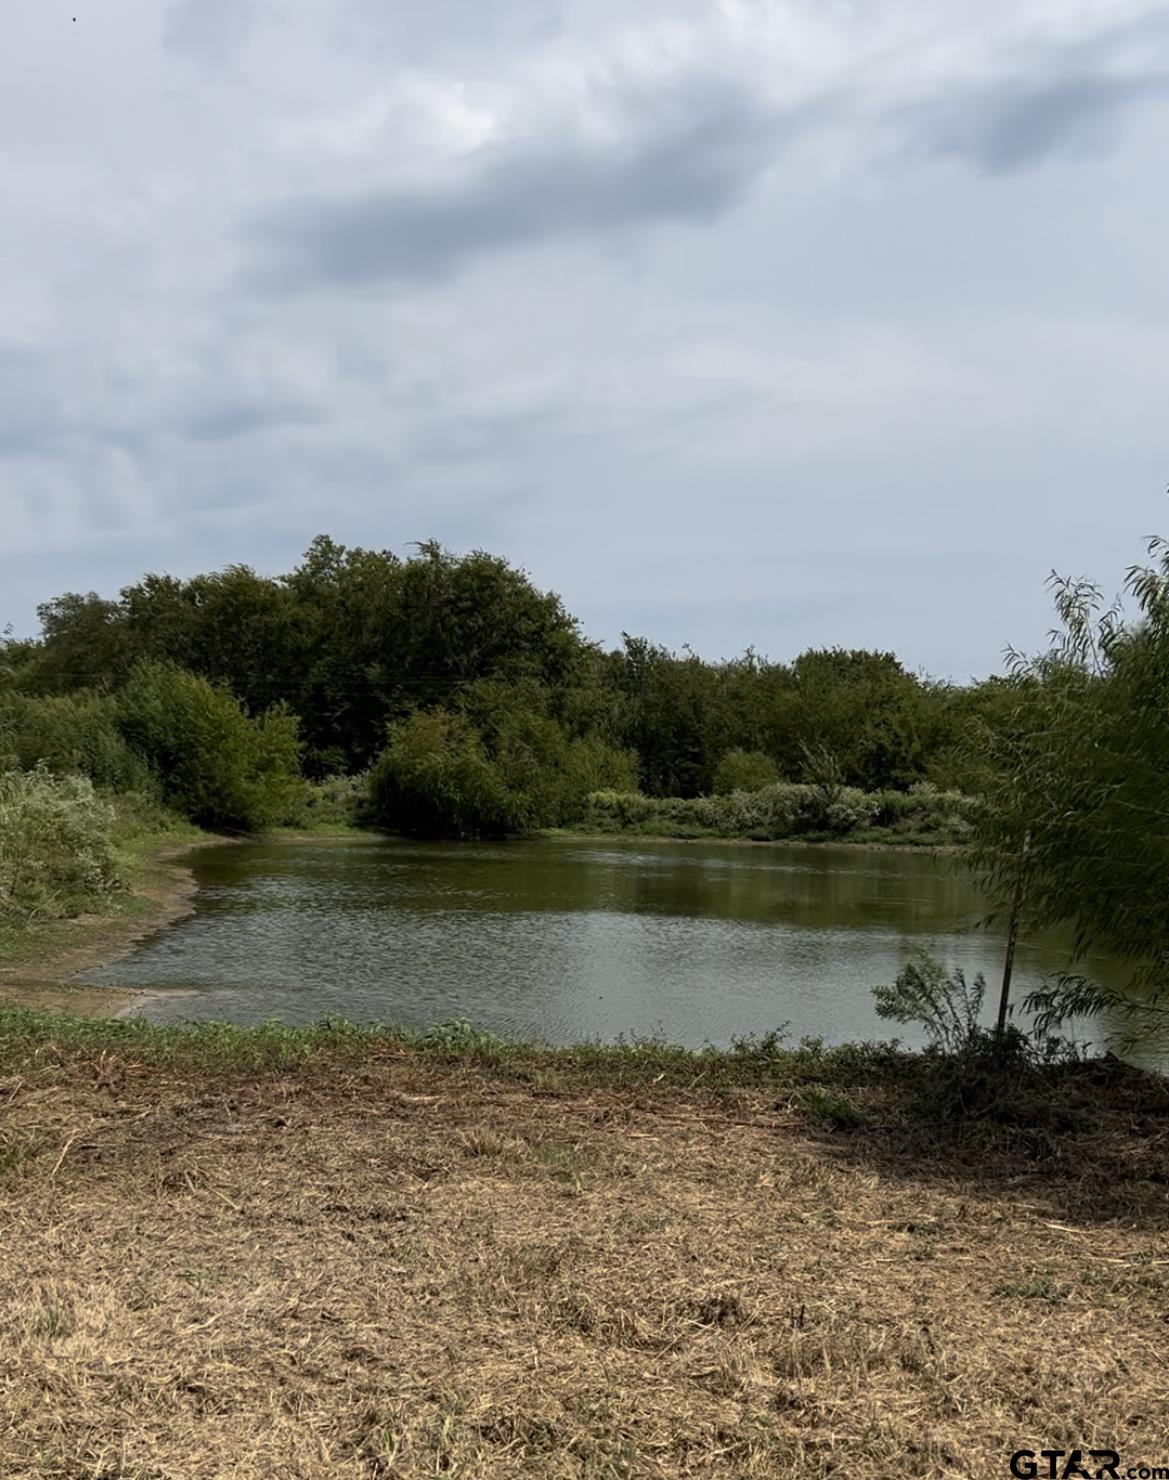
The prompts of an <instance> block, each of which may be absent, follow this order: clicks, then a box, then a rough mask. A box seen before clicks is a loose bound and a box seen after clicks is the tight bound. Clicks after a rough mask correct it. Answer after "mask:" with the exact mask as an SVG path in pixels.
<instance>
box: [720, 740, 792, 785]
mask: <svg viewBox="0 0 1169 1480" xmlns="http://www.w3.org/2000/svg"><path fill="white" fill-rule="evenodd" d="M779 779H780V775H779V767H778V766H777V765H776V764H775V762H774V761H773V760H772V759H771V757H770V756H769V755H765V754H764V752H763V751H761V750H742V749H738V748H736V749H735V750H728V751H727V753H726V755H724V756H723V758H722V760H721V761H719V763H718V766H717V768H716V769H715V773H714V790H715V794H716V795H718V796H725V795H726V794H727V793H728V792H732V791H761V790H762V789H763V787H765V786H774V785H775V783H776V782H777V781H778V780H779Z"/></svg>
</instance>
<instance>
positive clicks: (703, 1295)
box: [0, 1047, 1169, 1480]
mask: <svg viewBox="0 0 1169 1480" xmlns="http://www.w3.org/2000/svg"><path fill="white" fill-rule="evenodd" d="M44 1060H45V1061H44V1063H43V1065H41V1066H40V1067H37V1068H33V1069H30V1070H29V1071H28V1072H27V1073H21V1074H14V1075H12V1076H11V1077H9V1078H8V1079H7V1080H5V1081H3V1082H0V1200H2V1202H3V1211H2V1217H0V1276H2V1290H0V1394H2V1401H0V1475H3V1476H4V1477H5V1480H18V1477H26V1476H37V1477H42V1476H46V1477H47V1476H54V1477H57V1476H60V1477H77V1480H80V1477H87V1480H98V1477H101V1480H113V1477H124V1480H130V1477H133V1480H148V1477H150V1480H163V1477H168V1480H169V1477H176V1480H177V1477H182V1480H188V1477H190V1480H195V1477H200V1480H201V1477H208V1480H210V1477H217V1480H218V1477H229V1476H230V1477H264V1480H270V1477H309V1476H311V1477H317V1476H321V1477H326V1476H328V1477H354V1480H357V1477H379V1476H422V1475H436V1474H440V1475H441V1474H448V1475H464V1476H485V1477H491V1476H501V1477H502V1476H513V1475H514V1476H520V1475H525V1476H527V1475H535V1476H549V1477H569V1476H572V1477H602V1476H606V1477H608V1476H614V1477H615V1476H683V1475H686V1476H689V1475H714V1476H744V1477H749V1476H789V1475H790V1476H801V1477H816V1476H828V1475H833V1476H841V1477H848V1480H868V1477H878V1476H879V1477H886V1476H927V1475H943V1474H945V1475H960V1476H978V1477H994V1476H1004V1477H1009V1474H1010V1471H1009V1469H1008V1460H1009V1456H1010V1454H1011V1452H1012V1451H1013V1450H1015V1449H1017V1448H1020V1447H1024V1446H1028V1447H1033V1448H1035V1449H1040V1448H1074V1447H1077V1446H1081V1447H1083V1448H1085V1449H1087V1448H1089V1447H1095V1448H1108V1447H1114V1448H1116V1449H1118V1450H1119V1451H1120V1452H1121V1455H1122V1460H1123V1461H1124V1463H1125V1464H1126V1465H1127V1464H1131V1465H1141V1464H1150V1465H1152V1464H1169V1364H1167V1359H1166V1355H1167V1352H1169V1240H1167V1239H1166V1218H1165V1214H1166V1211H1167V1208H1169V1204H1167V1201H1166V1186H1167V1185H1169V1184H1167V1182H1166V1175H1165V1171H1166V1155H1165V1138H1164V1130H1163V1129H1161V1130H1156V1131H1154V1132H1150V1130H1149V1127H1148V1126H1147V1125H1144V1126H1143V1127H1141V1126H1137V1125H1136V1124H1135V1123H1134V1125H1133V1126H1128V1127H1126V1125H1125V1124H1124V1123H1123V1120H1122V1121H1121V1122H1119V1123H1118V1124H1117V1126H1115V1127H1114V1128H1113V1131H1112V1132H1111V1133H1110V1136H1111V1139H1110V1140H1109V1143H1108V1145H1107V1146H1106V1147H1104V1148H1103V1149H1101V1147H1099V1146H1097V1147H1096V1148H1095V1149H1094V1150H1093V1149H1092V1148H1089V1147H1085V1146H1080V1145H1078V1144H1077V1143H1076V1142H1075V1140H1074V1138H1071V1137H1069V1139H1068V1140H1067V1142H1066V1143H1060V1144H1055V1143H1054V1142H1052V1141H1051V1140H1050V1138H1048V1141H1047V1142H1046V1143H1045V1147H1044V1149H1043V1153H1042V1156H1038V1154H1037V1151H1036V1146H1035V1144H1034V1143H1033V1142H1031V1141H1029V1140H1028V1139H1027V1138H1026V1137H1020V1138H1019V1139H1018V1145H1017V1147H1016V1148H1015V1150H1014V1151H1009V1152H1008V1153H1007V1154H1005V1155H1004V1156H1003V1157H1000V1158H999V1160H998V1161H996V1163H995V1164H994V1172H993V1175H991V1174H990V1173H988V1171H987V1169H986V1165H984V1164H983V1163H984V1160H985V1159H984V1158H983V1159H980V1158H979V1157H977V1156H970V1157H965V1158H962V1157H959V1158H958V1159H956V1160H954V1161H953V1162H951V1161H949V1160H947V1158H946V1157H945V1156H942V1155H939V1156H936V1157H934V1158H932V1159H931V1158H928V1157H927V1158H926V1159H924V1160H923V1158H922V1155H921V1153H920V1150H919V1152H918V1154H917V1155H916V1157H910V1156H909V1155H908V1154H907V1153H906V1152H905V1151H904V1150H902V1151H900V1152H899V1151H898V1150H897V1147H896V1143H895V1140H893V1139H891V1138H890V1137H889V1136H888V1135H885V1134H883V1133H881V1132H880V1131H879V1130H862V1131H860V1132H853V1133H848V1132H842V1131H837V1132H827V1131H826V1132H824V1133H822V1134H817V1133H816V1132H814V1131H813V1130H812V1129H810V1128H809V1126H808V1125H807V1124H806V1123H804V1122H803V1121H802V1120H801V1118H800V1115H799V1113H798V1112H797V1110H796V1109H795V1108H793V1105H792V1104H791V1103H789V1102H788V1101H787V1100H786V1099H785V1098H784V1097H783V1096H780V1097H779V1098H778V1099H777V1097H776V1093H775V1092H774V1091H763V1090H751V1089H737V1090H733V1091H727V1092H724V1093H722V1094H721V1095H719V1096H714V1095H709V1096H706V1097H703V1096H701V1095H700V1094H699V1093H698V1091H692V1092H690V1093H687V1092H685V1091H680V1090H677V1089H671V1090H669V1091H668V1092H667V1091H666V1090H664V1089H663V1088H661V1087H658V1088H655V1087H654V1086H652V1085H650V1086H648V1087H643V1088H641V1089H637V1088H628V1087H627V1088H619V1087H618V1088H605V1089H600V1088H592V1089H590V1088H589V1087H588V1086H586V1085H581V1084H577V1085H566V1084H565V1083H564V1082H562V1081H559V1080H557V1078H556V1077H555V1076H554V1075H548V1076H541V1075H539V1074H537V1075H534V1076H533V1077H532V1079H531V1080H530V1082H527V1083H524V1082H520V1081H518V1080H517V1079H515V1078H512V1077H508V1076H507V1075H504V1074H491V1073H486V1072H484V1071H483V1070H482V1069H476V1068H475V1067H474V1066H473V1065H462V1066H460V1065H458V1064H454V1063H452V1064H449V1065H445V1066H444V1065H440V1064H435V1063H433V1062H431V1061H429V1060H427V1059H426V1058H425V1057H424V1056H419V1055H416V1054H412V1053H410V1052H409V1051H407V1050H405V1049H391V1048H389V1047H387V1048H385V1049H384V1050H383V1051H381V1052H379V1053H378V1054H376V1055H374V1056H373V1057H372V1059H371V1062H370V1063H369V1064H368V1066H365V1067H360V1068H357V1069H355V1068H354V1067H353V1065H351V1064H350V1065H337V1064H330V1063H329V1062H328V1061H327V1059H325V1060H322V1061H320V1062H319V1063H318V1062H313V1063H310V1064H308V1065H306V1066H305V1067H303V1068H300V1069H297V1070H296V1071H295V1072H294V1073H287V1074H271V1073H270V1074H262V1075H256V1076H253V1077H251V1078H248V1077H247V1076H244V1075H242V1074H240V1073H238V1072H237V1073H234V1074H233V1073H223V1074H220V1075H214V1074H207V1073H202V1074H200V1073H196V1072H194V1071H184V1070H176V1069H174V1068H166V1067H160V1066H154V1065H147V1064H136V1063H133V1062H130V1061H127V1060H124V1059H118V1058H113V1057H111V1056H110V1055H109V1054H106V1053H103V1054H101V1055H95V1056H92V1057H89V1058H86V1057H85V1056H84V1055H83V1056H80V1057H73V1058H66V1057H65V1056H61V1057H60V1058H59V1059H56V1060H55V1059H54V1056H53V1054H52V1052H49V1053H48V1054H47V1055H45V1056H44ZM1160 1124H1161V1125H1162V1127H1163V1125H1164V1122H1163V1121H1162V1122H1161V1123H1160ZM1121 1473H1122V1474H1123V1473H1124V1471H1123V1470H1122V1471H1121Z"/></svg>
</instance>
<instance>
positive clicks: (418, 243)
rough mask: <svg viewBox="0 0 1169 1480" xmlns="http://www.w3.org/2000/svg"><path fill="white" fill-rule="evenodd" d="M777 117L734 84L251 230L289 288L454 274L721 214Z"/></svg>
mask: <svg viewBox="0 0 1169 1480" xmlns="http://www.w3.org/2000/svg"><path fill="white" fill-rule="evenodd" d="M779 138H780V135H779V129H778V125H777V121H776V119H775V118H774V116H773V115H771V114H769V113H767V112H765V111H764V110H763V109H762V108H761V107H760V106H758V105H757V104H754V103H752V102H751V101H750V100H749V99H747V98H746V97H744V96H742V95H735V94H733V93H731V92H730V91H728V90H726V89H723V88H704V89H698V90H696V91H695V92H693V93H691V94H690V95H689V96H686V97H674V98H671V99H670V100H669V105H668V106H662V105H661V104H660V103H659V107H658V109H657V110H656V116H655V119H654V124H653V126H651V128H650V129H649V130H648V131H647V132H646V133H645V135H644V136H643V137H640V138H638V137H636V136H634V137H632V138H628V139H626V140H624V141H622V142H621V143H617V144H612V145H608V146H606V147H601V146H596V145H592V146H590V145H586V144H583V143H576V144H574V145H572V146H568V147H562V148H561V149H560V150H559V151H554V150H545V151H536V150H525V151H517V152H515V153H510V154H509V153H507V152H499V151H494V150H483V151H481V152H480V153H479V154H477V155H476V156H475V159H474V161H473V163H472V166H471V168H470V170H469V172H468V173H467V174H465V175H464V177H463V178H462V179H460V180H458V181H457V182H453V183H449V184H446V185H441V186H435V187H433V188H423V189H418V188H411V189H391V190H381V191H373V192H367V193H363V194H356V195H351V196H335V195H321V196H317V197H314V198H309V199H302V200H297V201H293V202H289V203H285V204H282V205H279V206H277V207H275V208H273V209H271V210H269V211H268V212H267V213H266V214H265V215H263V216H262V217H261V218H260V219H259V220H258V221H257V222H255V223H254V225H253V226H252V228H251V232H250V235H251V237H252V239H253V240H254V241H255V242H256V243H257V244H258V245H259V246H260V247H261V249H262V251H263V258H264V260H263V261H262V263H261V265H260V266H259V267H258V268H256V269H254V271H253V273H252V275H251V280H252V281H253V282H257V283H259V284H261V285H265V286H268V287H272V288H277V289H288V288H296V287H302V286H311V285H314V284H316V285H327V284H332V285H337V286H357V285H360V284H363V283H377V282H385V281H392V280H395V279H397V280H407V279H415V280H418V279H433V278H441V277H444V276H446V275H448V274H450V273H452V272H454V271H456V270H458V269H459V268H461V267H463V266H465V265H466V264H467V263H468V262H469V261H471V260H472V259H473V258H475V257H477V256H480V255H483V254H486V253H492V252H498V251H500V250H503V249H505V248H508V247H517V246H522V245H525V244H528V243H534V242H540V241H546V240H549V239H555V238H565V237H572V236H579V235H594V236H604V235H606V234H610V233H614V232H620V231H622V230H625V229H628V228H630V227H634V226H642V225H647V224H650V223H654V222H666V221H676V222H684V221H708V220H712V219H714V218H716V217H718V216H720V215H722V214H723V213H724V212H725V211H727V210H728V209H729V208H730V207H731V206H732V205H734V204H735V203H736V202H737V201H738V200H739V199H741V197H742V196H743V195H744V194H745V193H746V192H747V190H748V189H749V187H750V186H751V184H752V183H753V182H754V180H755V179H756V178H757V176H758V175H759V174H760V172H761V171H762V170H763V169H764V168H765V166H766V164H767V163H768V160H769V159H770V158H771V156H772V155H773V153H774V152H775V150H776V147H777V145H778V143H779Z"/></svg>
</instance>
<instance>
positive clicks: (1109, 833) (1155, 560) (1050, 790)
mask: <svg viewBox="0 0 1169 1480" xmlns="http://www.w3.org/2000/svg"><path fill="white" fill-rule="evenodd" d="M1150 555H1151V557H1152V563H1151V564H1150V565H1148V566H1134V567H1133V568H1132V569H1131V570H1130V571H1129V573H1128V578H1127V581H1126V590H1127V594H1128V595H1129V596H1130V597H1131V598H1132V599H1133V600H1134V601H1135V604H1136V608H1137V614H1136V616H1135V618H1134V619H1130V620H1126V619H1125V618H1124V616H1123V613H1122V611H1121V609H1120V607H1119V606H1118V605H1116V604H1113V605H1112V606H1110V607H1105V605H1104V603H1103V601H1102V598H1101V593H1100V590H1099V588H1098V587H1097V586H1096V585H1095V584H1093V583H1091V582H1087V581H1067V580H1062V579H1058V578H1053V586H1054V590H1055V597H1056V606H1057V610H1058V613H1059V617H1060V628H1059V629H1058V630H1057V631H1056V632H1055V633H1053V635H1052V644H1051V647H1050V649H1049V650H1048V651H1047V652H1045V653H1043V654H1041V655H1040V656H1038V657H1035V658H1030V659H1027V658H1024V657H1021V656H1018V655H1016V656H1015V658H1014V662H1013V670H1012V674H1011V677H1010V682H1009V692H1010V695H1011V699H1012V701H1013V702H1012V704H1011V705H1010V707H1009V709H1008V710H1007V711H1006V715H1005V719H1002V718H1000V721H999V723H998V724H997V725H996V726H995V727H994V728H990V727H986V726H982V727H980V728H979V729H978V730H977V731H976V734H975V736H974V744H975V745H976V747H977V748H978V749H979V750H981V751H982V752H983V753H984V754H986V755H987V756H989V757H990V761H991V764H990V766H989V767H988V768H987V770H986V772H985V780H984V794H983V798H982V802H981V805H980V806H979V807H978V808H977V810H976V812H975V814H974V819H975V834H974V844H975V847H974V853H973V862H974V864H975V867H976V869H977V871H978V873H979V876H980V878H981V880H982V882H983V884H984V886H985V887H986V888H987V890H988V891H989V892H990V894H991V897H992V898H993V900H994V902H995V905H996V908H997V912H998V914H999V915H1000V916H1002V915H1006V914H1007V913H1008V912H1009V911H1011V909H1012V907H1013V906H1014V905H1015V904H1016V903H1017V904H1018V911H1017V914H1018V919H1019V921H1021V922H1022V923H1023V924H1024V925H1029V926H1031V927H1032V928H1040V927H1045V926H1062V927H1065V928H1070V930H1071V931H1072V933H1073V935H1074V938H1075V943H1076V947H1077V951H1078V952H1084V951H1087V950H1089V949H1098V950H1101V951H1104V952H1107V953H1109V954H1111V955H1113V956H1116V957H1121V958H1123V959H1126V960H1128V961H1129V962H1130V963H1131V965H1132V968H1133V985H1134V987H1139V988H1140V989H1141V990H1142V991H1144V992H1146V993H1147V992H1149V991H1152V992H1154V993H1157V992H1161V991H1163V990H1164V989H1165V985H1166V983H1167V980H1169V910H1167V909H1166V903H1165V879H1166V877H1167V876H1169V768H1167V767H1166V765H1165V757H1166V755H1169V706H1167V705H1166V702H1165V696H1166V694H1169V545H1167V544H1166V543H1165V542H1164V541H1161V540H1155V541H1153V542H1152V544H1151V545H1150ZM1072 985H1073V987H1074V988H1075V990H1074V992H1073V995H1072V996H1071V997H1069V996H1067V995H1066V994H1064V995H1063V996H1061V993H1060V992H1059V991H1056V992H1054V993H1051V992H1048V993H1045V994H1042V996H1041V998H1040V1001H1039V1005H1040V1006H1042V1007H1043V1008H1044V1009H1045V1010H1046V1022H1047V1024H1048V1025H1051V1024H1054V1023H1058V1022H1059V1021H1061V1020H1062V1017H1063V1016H1066V1015H1068V1013H1069V1012H1070V1011H1072V1010H1073V1008H1074V1010H1078V1011H1084V1010H1085V1009H1086V1006H1087V1005H1088V1002H1089V999H1090V997H1091V993H1090V992H1088V993H1085V991H1084V984H1083V983H1082V982H1080V983H1078V984H1077V983H1073V984H1072ZM1100 1000H1101V1001H1103V998H1101V999H1100Z"/></svg>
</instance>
